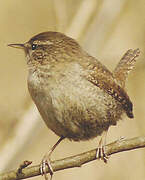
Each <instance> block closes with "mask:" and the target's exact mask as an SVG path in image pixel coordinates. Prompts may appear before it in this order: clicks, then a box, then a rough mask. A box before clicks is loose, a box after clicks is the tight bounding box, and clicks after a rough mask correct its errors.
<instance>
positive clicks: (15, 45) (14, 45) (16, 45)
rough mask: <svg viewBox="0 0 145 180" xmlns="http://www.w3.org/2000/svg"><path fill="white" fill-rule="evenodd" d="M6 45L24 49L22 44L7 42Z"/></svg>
mask: <svg viewBox="0 0 145 180" xmlns="http://www.w3.org/2000/svg"><path fill="white" fill-rule="evenodd" d="M8 46H10V47H13V48H19V49H24V47H25V46H24V44H8Z"/></svg>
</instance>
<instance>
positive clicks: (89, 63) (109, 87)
mask: <svg viewBox="0 0 145 180" xmlns="http://www.w3.org/2000/svg"><path fill="white" fill-rule="evenodd" d="M81 65H82V66H85V67H84V68H85V69H86V68H87V70H88V73H87V74H86V75H85V78H86V79H87V80H88V81H90V82H91V83H93V84H94V85H96V86H97V87H99V88H100V89H102V90H104V91H105V92H106V93H107V94H109V95H110V96H112V97H113V98H114V99H115V100H117V101H118V102H119V103H121V105H122V107H123V109H124V110H125V112H126V114H127V116H128V117H129V118H133V112H132V111H133V105H132V102H131V101H130V98H129V96H128V95H127V93H126V92H125V90H124V89H123V88H121V87H120V86H119V85H118V83H117V80H116V79H115V78H114V77H113V74H112V73H111V72H110V71H109V70H108V69H107V68H106V67H105V66H103V65H102V64H101V63H100V62H99V61H97V60H96V59H95V58H93V57H92V56H89V55H88V57H87V60H86V61H83V60H82V61H81Z"/></svg>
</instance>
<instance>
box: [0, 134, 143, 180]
mask: <svg viewBox="0 0 145 180" xmlns="http://www.w3.org/2000/svg"><path fill="white" fill-rule="evenodd" d="M143 147H145V136H142V137H136V138H132V139H125V140H118V141H115V142H113V143H111V144H108V145H106V154H107V155H112V154H115V153H119V152H123V151H129V150H133V149H138V148H143ZM93 160H96V149H94V150H91V151H88V152H84V153H82V154H78V155H75V156H71V157H68V158H65V159H60V160H56V161H52V163H51V165H52V168H53V170H54V171H60V170H63V169H68V168H73V167H80V166H81V165H83V164H85V163H88V162H90V161H93ZM39 167H40V165H36V166H32V167H26V168H24V169H22V173H18V169H16V170H13V171H10V172H6V173H2V174H0V179H1V180H19V179H25V178H29V177H34V176H38V175H40V170H39ZM47 172H48V173H50V171H49V170H48V169H47Z"/></svg>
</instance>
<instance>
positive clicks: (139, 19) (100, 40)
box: [0, 0, 145, 180]
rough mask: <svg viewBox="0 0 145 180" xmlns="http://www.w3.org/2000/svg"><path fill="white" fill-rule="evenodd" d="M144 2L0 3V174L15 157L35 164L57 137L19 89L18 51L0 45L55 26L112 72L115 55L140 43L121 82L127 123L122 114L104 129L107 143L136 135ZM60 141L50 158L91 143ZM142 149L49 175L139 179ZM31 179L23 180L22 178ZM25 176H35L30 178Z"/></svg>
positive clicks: (143, 63)
mask: <svg viewBox="0 0 145 180" xmlns="http://www.w3.org/2000/svg"><path fill="white" fill-rule="evenodd" d="M144 9H145V1H144V0H140V1H136V0H110V1H107V0H106V1H105V0H104V1H103V0H61V1H60V0H42V1H36V0H25V1H24V0H13V1H12V0H1V3H0V172H2V171H7V170H11V169H15V168H17V167H18V165H19V164H20V163H21V162H22V161H23V160H26V159H28V160H32V161H33V165H35V164H38V163H39V162H40V161H41V159H42V157H43V155H44V153H45V152H46V151H47V150H48V149H49V148H50V147H51V146H52V145H53V144H54V143H55V142H56V141H57V139H58V137H57V136H56V135H55V134H54V133H53V132H51V131H50V130H48V129H47V127H46V126H45V125H44V123H43V121H42V120H40V119H39V118H38V117H39V116H37V112H36V109H35V108H33V106H32V102H31V98H30V97H29V94H28V90H27V84H26V81H27V67H26V63H25V57H24V53H23V52H21V51H20V50H17V49H12V48H9V47H8V46H7V44H9V43H21V42H25V41H27V40H29V38H30V37H31V36H33V35H35V34H37V33H39V32H43V31H48V30H53V31H61V32H65V33H66V34H68V35H70V36H72V37H74V38H75V39H78V41H79V43H80V44H81V45H82V46H83V47H84V48H85V49H86V50H87V51H88V52H89V53H90V54H92V55H93V56H95V57H97V58H98V59H100V61H101V62H102V63H103V64H105V65H106V66H107V67H108V68H109V69H110V70H112V69H113V68H114V67H115V65H116V64H117V62H118V61H119V59H120V58H121V56H122V55H123V53H124V52H125V51H127V50H128V49H130V48H140V50H141V56H140V58H139V59H138V61H137V63H136V67H135V69H134V71H133V72H132V73H131V74H130V76H129V80H128V83H127V89H128V94H129V95H130V98H131V99H132V101H133V104H134V114H135V118H134V120H129V119H128V118H127V117H124V120H123V121H122V122H119V123H118V126H117V127H112V128H110V131H109V133H108V137H107V142H111V141H113V140H116V139H118V138H119V137H120V136H125V137H127V138H130V137H135V136H140V135H144V134H145V133H144V131H145V53H144V52H145V18H144V17H145V10H144ZM97 143H98V140H97V138H96V139H94V140H92V141H89V142H80V143H76V142H69V141H68V140H64V142H62V143H61V144H60V145H59V147H57V149H56V151H55V152H54V154H53V159H59V158H63V157H67V156H69V155H75V154H77V153H80V152H84V151H87V150H90V149H92V148H95V147H97ZM144 157H145V150H144V149H139V150H134V151H130V152H124V153H119V154H116V155H113V156H112V157H111V158H110V159H109V162H108V164H107V165H105V164H104V163H103V162H101V161H94V162H91V163H89V164H86V165H84V166H83V167H81V168H74V169H69V170H64V171H60V172H57V173H55V175H54V179H55V180H58V179H59V180H61V179H68V178H69V179H70V180H73V179H83V180H87V179H95V180H96V179H99V180H104V179H108V180H114V179H117V180H121V179H124V180H136V179H139V180H144V179H145V158H144ZM30 179H31V178H30ZM32 179H36V180H39V179H43V178H42V177H34V178H32Z"/></svg>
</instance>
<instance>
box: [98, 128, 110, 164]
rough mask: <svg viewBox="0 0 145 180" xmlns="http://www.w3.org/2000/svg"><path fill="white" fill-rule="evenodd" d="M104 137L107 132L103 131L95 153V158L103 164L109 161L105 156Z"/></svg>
mask: <svg viewBox="0 0 145 180" xmlns="http://www.w3.org/2000/svg"><path fill="white" fill-rule="evenodd" d="M106 136H107V131H104V132H103V134H102V137H101V139H100V141H99V146H98V148H97V152H96V158H97V159H102V160H103V161H104V163H107V161H108V159H109V156H108V155H107V154H106Z"/></svg>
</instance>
